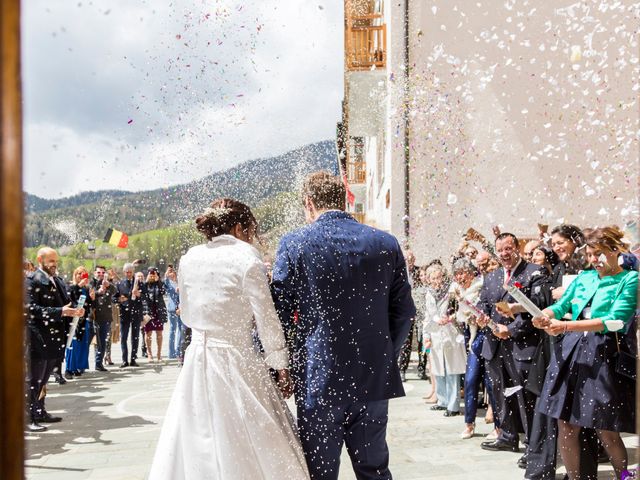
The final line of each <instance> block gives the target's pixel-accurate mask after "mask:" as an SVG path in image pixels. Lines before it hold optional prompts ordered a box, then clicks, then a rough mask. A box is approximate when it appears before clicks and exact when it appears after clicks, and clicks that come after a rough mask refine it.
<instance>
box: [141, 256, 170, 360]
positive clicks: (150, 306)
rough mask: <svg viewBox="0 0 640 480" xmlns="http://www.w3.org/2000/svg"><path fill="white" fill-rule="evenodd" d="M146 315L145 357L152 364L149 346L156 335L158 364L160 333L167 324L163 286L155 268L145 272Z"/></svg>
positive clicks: (160, 351) (160, 356) (160, 348)
mask: <svg viewBox="0 0 640 480" xmlns="http://www.w3.org/2000/svg"><path fill="white" fill-rule="evenodd" d="M145 290H146V294H145V304H146V315H149V317H150V319H149V321H147V322H146V323H145V324H144V334H145V343H146V344H147V357H148V358H149V362H153V361H154V358H153V348H152V346H151V335H152V333H153V332H155V334H156V347H157V357H156V360H157V361H158V362H161V361H162V331H163V329H164V324H165V323H167V306H166V305H165V303H164V294H165V289H164V284H163V283H162V282H161V281H160V275H159V274H158V269H157V268H156V267H151V268H149V270H148V271H147V281H146V289H145Z"/></svg>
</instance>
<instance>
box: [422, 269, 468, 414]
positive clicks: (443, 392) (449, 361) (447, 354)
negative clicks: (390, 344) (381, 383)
mask: <svg viewBox="0 0 640 480" xmlns="http://www.w3.org/2000/svg"><path fill="white" fill-rule="evenodd" d="M449 287H450V281H449V278H448V276H447V272H446V270H445V269H444V267H442V266H441V265H432V266H431V267H429V268H428V270H427V295H426V303H425V317H424V323H423V330H424V331H425V332H427V333H429V334H430V335H431V359H432V367H433V373H434V375H435V376H436V396H437V403H436V404H435V405H434V406H432V407H431V410H444V411H445V412H444V416H445V417H451V416H456V415H460V375H462V374H463V373H464V371H465V368H466V360H467V354H466V351H465V346H464V337H463V335H462V334H461V330H460V329H459V328H458V326H457V323H456V321H455V317H454V316H453V315H452V312H451V308H450V299H451V295H450V292H449Z"/></svg>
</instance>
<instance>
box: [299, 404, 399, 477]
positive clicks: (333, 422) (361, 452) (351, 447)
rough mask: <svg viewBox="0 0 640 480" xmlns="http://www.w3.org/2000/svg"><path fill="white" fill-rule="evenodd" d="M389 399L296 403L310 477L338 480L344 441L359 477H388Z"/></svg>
mask: <svg viewBox="0 0 640 480" xmlns="http://www.w3.org/2000/svg"><path fill="white" fill-rule="evenodd" d="M388 407H389V401H388V400H380V401H374V402H355V403H350V404H346V405H340V406H329V407H315V408H311V409H303V408H300V407H298V427H299V430H300V440H301V442H302V448H303V449H304V452H305V456H306V459H307V465H308V467H309V473H310V474H311V479H312V480H337V478H338V470H339V468H340V453H341V451H342V444H343V443H346V446H347V452H348V453H349V457H351V464H352V466H353V471H354V472H355V474H356V478H357V479H358V480H364V479H367V480H369V479H376V480H391V472H390V471H389V449H388V447H387V440H386V433H387V418H388Z"/></svg>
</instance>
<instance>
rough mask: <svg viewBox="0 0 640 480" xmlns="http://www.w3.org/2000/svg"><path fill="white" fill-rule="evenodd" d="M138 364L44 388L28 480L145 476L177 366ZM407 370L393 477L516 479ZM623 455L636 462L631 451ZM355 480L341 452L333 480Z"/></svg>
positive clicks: (31, 438)
mask: <svg viewBox="0 0 640 480" xmlns="http://www.w3.org/2000/svg"><path fill="white" fill-rule="evenodd" d="M118 350H119V345H117V344H116V345H114V348H113V353H114V361H115V360H116V357H118V355H116V351H118ZM165 351H166V350H165ZM92 354H93V349H92ZM139 363H140V365H141V366H140V367H139V368H127V369H124V370H120V369H118V368H117V366H114V367H110V369H111V371H110V372H109V373H104V374H103V373H99V372H93V371H90V372H86V373H85V374H84V375H83V376H82V377H81V378H80V379H78V380H72V381H70V382H69V383H67V384H66V385H64V386H58V385H52V386H51V388H50V390H49V395H48V397H47V405H48V408H49V410H50V412H51V413H53V414H56V415H60V416H62V417H63V418H64V420H63V421H62V422H61V423H58V424H53V425H51V428H50V430H49V431H48V432H44V433H42V434H37V435H32V434H30V435H28V436H27V462H26V465H27V468H26V476H27V478H28V479H33V480H45V479H46V480H57V479H60V480H80V479H92V480H93V479H114V480H121V479H127V480H128V479H145V478H146V476H147V473H148V470H149V467H150V462H151V459H152V458H153V454H154V450H155V445H156V441H157V437H158V435H159V432H160V424H161V423H162V418H163V415H164V412H165V409H166V406H167V403H168V401H169V398H170V396H171V392H172V389H173V386H174V384H175V381H176V378H177V376H178V373H179V372H180V368H179V366H178V365H177V363H176V362H175V361H174V360H171V361H168V362H166V363H165V364H163V365H154V364H150V363H148V362H147V360H146V359H144V358H143V359H141V361H140V362H139ZM412 368H413V366H412ZM411 372H413V370H412V371H411ZM411 372H410V374H409V375H408V377H409V381H408V382H407V383H406V384H405V385H406V390H407V396H406V397H404V398H400V399H395V400H392V401H391V402H390V419H389V429H388V441H389V446H390V451H391V470H392V473H393V475H394V478H396V479H397V480H418V479H432V480H444V479H447V480H458V479H459V480H463V479H465V480H468V479H474V480H483V479H487V480H515V479H521V478H522V470H519V469H518V468H517V467H516V461H517V459H518V458H519V456H520V454H516V453H506V452H501V453H492V452H486V451H484V450H481V449H480V442H481V441H482V440H483V436H484V435H485V434H486V433H488V432H489V431H490V426H488V425H486V424H485V423H484V421H483V417H482V416H480V415H483V414H484V413H483V412H482V411H480V412H479V414H478V415H479V418H478V420H479V423H478V428H477V430H478V434H477V435H476V436H475V437H474V438H472V439H470V440H461V439H459V437H458V436H459V434H460V432H461V431H462V429H463V420H462V417H452V418H445V417H443V416H442V413H441V412H432V411H430V410H429V409H428V406H427V405H425V404H424V403H423V402H424V401H423V400H422V397H423V396H424V395H426V393H427V392H428V390H429V389H430V384H429V383H428V382H426V381H422V380H418V379H417V377H416V375H415V374H412V373H411ZM625 441H626V443H627V444H628V445H629V446H635V445H636V442H637V439H636V437H634V436H629V437H627V438H626V440H625ZM630 454H631V455H632V456H631V458H632V459H635V450H633V451H630ZM601 470H602V474H601V476H600V478H613V475H612V474H611V473H608V472H609V471H610V468H605V467H604V466H601ZM354 478H355V477H354V475H353V473H352V472H351V469H350V465H349V459H348V456H347V455H346V453H345V454H344V455H343V463H342V471H341V473H340V480H353V479H354ZM557 478H562V476H561V475H558V477H557ZM194 480H198V479H194ZM247 480H252V479H247Z"/></svg>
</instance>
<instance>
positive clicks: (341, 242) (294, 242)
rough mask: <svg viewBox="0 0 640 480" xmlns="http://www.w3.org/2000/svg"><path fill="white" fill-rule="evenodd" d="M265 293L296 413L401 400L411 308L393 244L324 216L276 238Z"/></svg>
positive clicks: (336, 215)
mask: <svg viewBox="0 0 640 480" xmlns="http://www.w3.org/2000/svg"><path fill="white" fill-rule="evenodd" d="M272 292H273V297H274V302H275V304H276V308H277V310H278V313H279V315H280V320H281V322H282V325H283V328H284V331H285V335H286V337H287V340H288V342H289V345H290V350H291V356H292V370H293V375H294V379H295V386H296V392H295V393H296V401H297V403H298V407H302V408H305V409H308V408H315V407H316V406H329V405H342V404H347V403H351V402H354V401H374V400H384V399H389V398H393V397H399V396H403V395H404V390H403V388H402V382H401V379H400V372H399V369H398V364H397V358H398V355H399V353H400V350H401V348H402V345H403V343H404V341H405V339H406V337H407V335H408V333H409V329H410V328H411V319H412V318H413V317H414V316H415V307H414V304H413V300H412V299H411V287H410V285H409V282H408V278H407V269H406V265H405V261H404V257H403V255H402V251H401V250H400V246H399V245H398V241H397V240H396V239H395V237H393V236H392V235H390V234H388V233H385V232H383V231H381V230H377V229H375V228H372V227H370V226H367V225H363V224H361V223H358V222H356V221H355V220H354V219H353V218H352V217H351V216H350V215H349V214H347V213H345V212H340V211H329V212H325V213H324V214H322V215H321V216H320V217H319V218H318V219H317V220H316V221H315V222H314V223H312V224H310V225H307V226H305V227H303V228H301V229H299V230H296V231H294V232H292V233H289V234H288V235H286V236H285V237H283V238H282V240H281V242H280V245H279V248H278V253H277V255H276V259H275V262H274V267H273V283H272Z"/></svg>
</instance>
